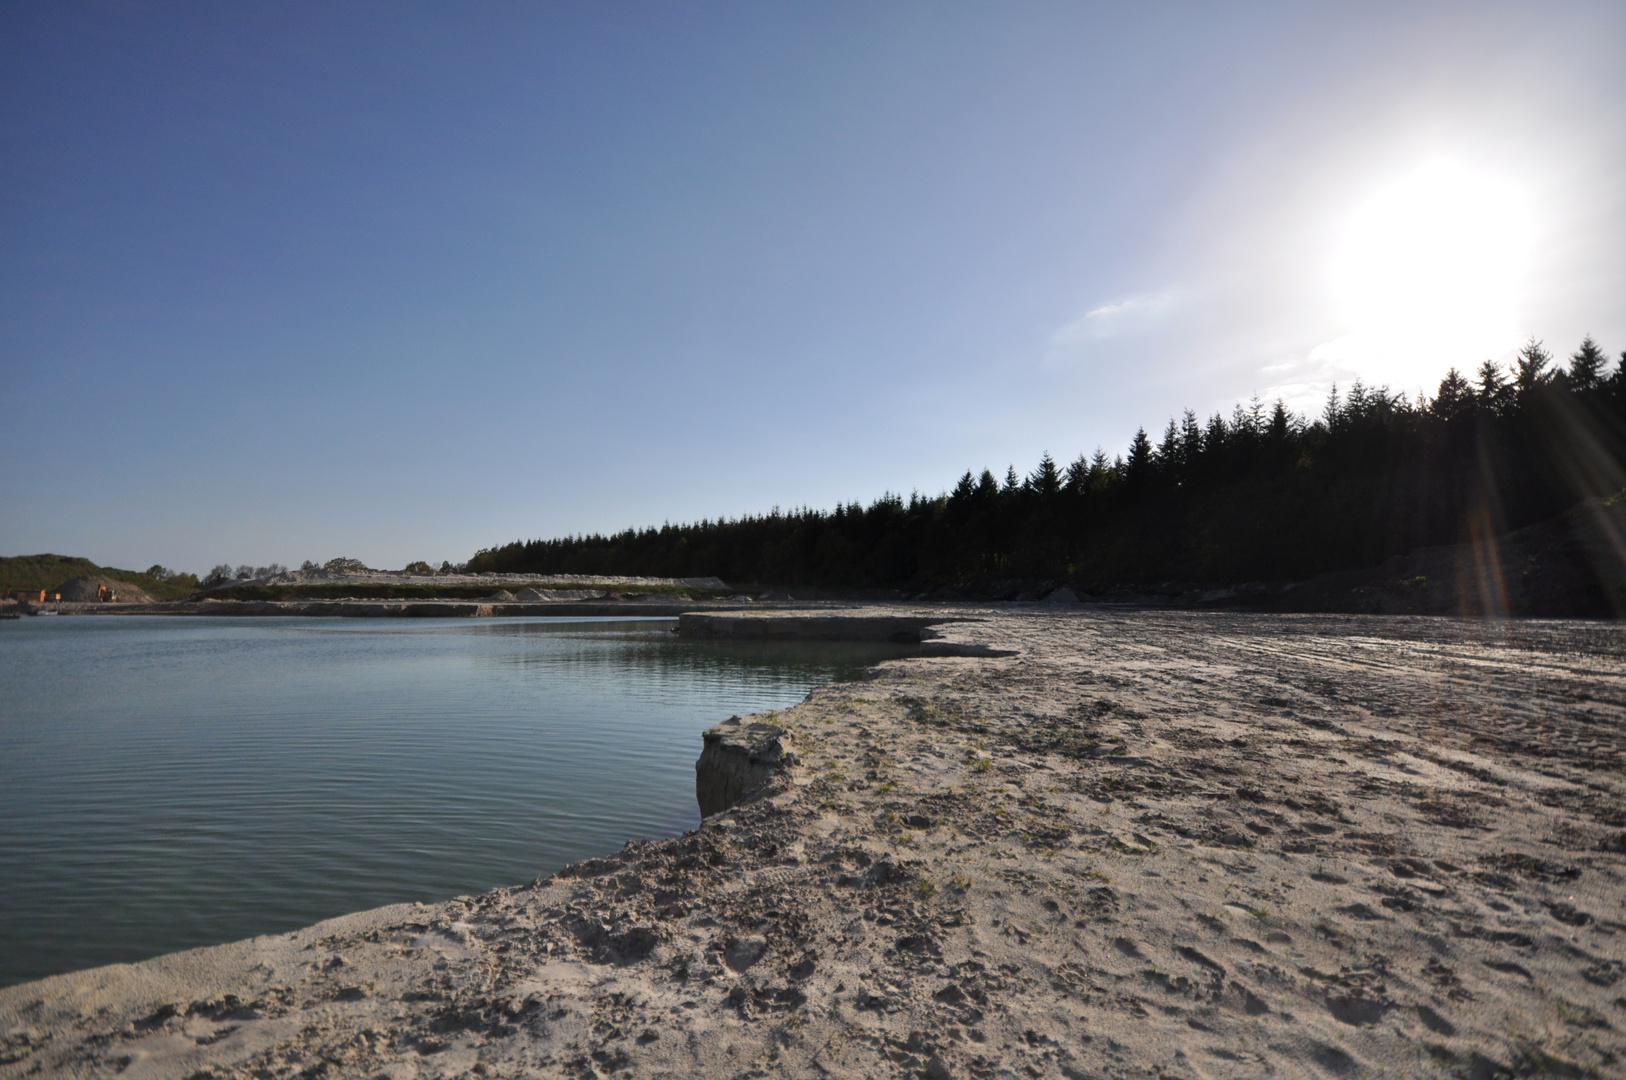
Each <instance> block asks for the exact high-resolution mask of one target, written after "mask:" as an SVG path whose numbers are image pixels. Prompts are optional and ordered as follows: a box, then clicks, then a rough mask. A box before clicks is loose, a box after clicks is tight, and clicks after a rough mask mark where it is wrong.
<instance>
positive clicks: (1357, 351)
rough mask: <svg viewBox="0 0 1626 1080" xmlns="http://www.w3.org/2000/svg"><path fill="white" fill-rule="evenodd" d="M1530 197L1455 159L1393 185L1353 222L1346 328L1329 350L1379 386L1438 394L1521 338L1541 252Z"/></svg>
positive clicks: (1336, 272) (1342, 282) (1340, 275)
mask: <svg viewBox="0 0 1626 1080" xmlns="http://www.w3.org/2000/svg"><path fill="white" fill-rule="evenodd" d="M1531 232H1532V230H1531V221H1530V213H1529V208H1528V206H1527V203H1526V199H1525V196H1524V193H1523V192H1522V191H1521V190H1520V189H1519V188H1518V187H1517V186H1515V185H1514V184H1512V183H1510V182H1508V181H1506V180H1504V179H1502V178H1500V177H1496V176H1493V175H1490V174H1486V173H1481V172H1475V171H1474V170H1472V169H1469V168H1466V167H1464V166H1462V165H1460V164H1458V163H1455V162H1451V161H1447V160H1435V161H1430V162H1428V163H1427V164H1425V165H1423V166H1422V167H1421V168H1419V169H1417V170H1415V171H1413V172H1411V173H1408V174H1406V175H1403V176H1401V177H1399V178H1397V179H1395V180H1393V181H1392V182H1390V183H1388V184H1386V185H1384V186H1383V187H1381V188H1379V189H1378V190H1377V191H1375V192H1374V193H1373V194H1372V195H1371V196H1369V197H1368V198H1367V199H1366V200H1365V201H1363V202H1362V203H1360V204H1359V205H1358V206H1357V207H1356V208H1355V209H1354V210H1353V212H1351V213H1350V214H1349V216H1348V218H1347V219H1346V220H1345V222H1344V228H1343V231H1342V234H1341V236H1340V240H1339V244H1338V247H1337V249H1336V252H1335V254H1334V258H1333V263H1332V284H1333V289H1334V295H1335V296H1336V297H1337V299H1338V302H1339V306H1340V308H1341V314H1342V317H1343V320H1344V324H1345V327H1346V332H1347V336H1346V337H1344V338H1341V339H1340V340H1339V341H1338V342H1336V343H1332V344H1333V345H1335V346H1336V347H1335V348H1331V349H1328V350H1327V355H1329V356H1331V357H1333V358H1336V359H1339V360H1342V361H1344V362H1345V363H1347V364H1348V365H1349V366H1351V367H1353V368H1355V369H1356V370H1357V371H1359V372H1360V373H1361V375H1362V377H1363V378H1365V379H1366V380H1367V381H1368V382H1370V383H1374V384H1377V383H1387V384H1388V385H1389V386H1390V387H1391V388H1393V389H1395V390H1408V391H1413V392H1415V390H1416V389H1417V388H1418V387H1419V386H1424V387H1426V388H1427V389H1429V390H1430V391H1432V389H1433V383H1434V381H1436V380H1438V378H1439V377H1440V376H1441V375H1442V374H1444V372H1445V369H1446V368H1447V367H1450V366H1451V365H1456V366H1457V367H1458V368H1459V369H1468V370H1471V369H1472V368H1474V367H1477V366H1478V364H1479V362H1480V361H1482V360H1484V359H1486V358H1487V357H1490V356H1493V355H1498V354H1501V353H1504V352H1506V351H1507V349H1508V348H1510V347H1511V346H1512V345H1513V344H1515V343H1516V342H1517V336H1518V329H1517V311H1516V309H1517V305H1518V302H1519V298H1520V293H1521V292H1522V291H1523V287H1524V281H1525V275H1526V268H1527V265H1528V262H1529V256H1530V248H1531Z"/></svg>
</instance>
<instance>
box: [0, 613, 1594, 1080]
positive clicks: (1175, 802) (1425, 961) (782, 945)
mask: <svg viewBox="0 0 1626 1080" xmlns="http://www.w3.org/2000/svg"><path fill="white" fill-rule="evenodd" d="M978 614H980V615H981V617H982V618H983V620H984V621H980V622H965V623H958V624H955V625H954V626H953V627H951V628H949V630H948V631H947V637H948V638H949V639H951V640H958V641H962V642H968V643H977V644H986V645H991V646H995V647H998V648H1001V649H1014V650H1015V651H1016V655H1014V656H1004V657H984V658H967V657H944V658H934V659H911V660H904V661H894V662H889V663H887V664H884V665H882V666H881V667H880V668H878V669H877V671H876V673H875V675H874V677H873V678H872V679H870V680H868V681H865V682H861V683H850V684H841V685H834V686H827V687H823V688H821V689H819V690H817V691H815V692H814V693H812V694H811V695H809V698H808V700H807V701H806V702H805V703H804V704H802V705H799V706H797V707H796V708H794V709H790V710H787V711H784V712H780V713H777V714H773V715H769V716H764V717H757V718H754V719H755V720H757V721H760V722H763V723H771V724H775V725H778V726H780V727H782V728H783V729H784V731H785V734H784V736H783V740H784V744H785V747H786V749H787V753H786V754H785V755H784V759H785V761H786V763H787V764H786V767H785V768H784V769H783V770H782V771H781V772H779V773H778V774H776V776H775V778H774V779H773V780H772V781H771V782H770V783H769V785H768V786H767V787H766V788H765V789H762V790H761V791H759V792H758V793H757V795H756V797H754V798H751V799H749V801H747V802H745V803H743V804H741V805H738V806H735V807H734V808H732V809H730V810H728V811H726V812H724V813H721V814H717V815H714V816H713V817H711V818H708V819H707V820H706V822H705V823H704V824H703V825H702V827H701V828H700V829H698V830H696V831H695V832H692V833H690V834H687V835H685V836H683V837H679V838H675V839H672V840H663V841H641V842H635V843H630V844H629V845H628V846H627V847H626V848H625V849H623V850H622V851H621V852H619V853H616V854H615V855H613V856H610V857H608V858H603V859H596V860H589V861H588V862H586V863H582V864H578V865H576V866H574V867H571V868H568V869H567V870H566V871H564V872H561V873H560V874H558V875H556V876H555V877H553V878H551V879H546V880H541V881H537V882H534V883H532V884H531V885H528V886H524V887H519V888H514V889H499V890H495V891H493V892H490V893H487V894H485V895H482V896H477V897H464V898H459V899H457V900H455V901H452V902H448V903H441V904H433V905H426V906H423V905H420V906H414V905H402V906H396V907H392V908H383V909H379V910H378V911H374V912H364V913H361V914H358V915H354V916H348V917H346V918H344V919H339V920H333V921H331V922H328V923H324V924H320V925H318V926H316V927H312V928H309V929H306V930H302V931H299V932H297V933H295V934H290V935H281V936H277V937H270V938H260V939H255V940H253V941H250V942H239V943H235V944H232V945H227V946H221V947H219V948H217V949H204V950H196V951H194V952H192V953H183V954H177V955H176V956H172V957H164V958H159V959H158V960H155V961H149V962H147V963H145V964H139V965H130V966H121V967H112V968H103V969H97V970H95V971H90V972H81V973H77V974H74V975H69V976H62V977H58V978H55V979H48V980H44V981H42V982H38V983H33V984H28V985H25V986H19V987H13V988H10V989H7V990H5V991H0V1038H3V1039H4V1043H3V1049H0V1076H5V1077H10V1076H29V1075H65V1076H111V1075H123V1076H128V1077H141V1076H177V1077H182V1076H184V1077H191V1076H222V1077H224V1076H243V1077H249V1076H253V1077H284V1076H287V1077H293V1076H358V1077H363V1076H365V1077H376V1076H391V1077H398V1078H405V1077H412V1076H424V1077H431V1076H462V1075H468V1074H471V1073H472V1074H475V1075H483V1076H521V1075H558V1076H598V1075H616V1076H663V1075H666V1076H702V1075H703V1076H781V1075H782V1076H823V1075H828V1076H926V1077H931V1078H934V1080H936V1078H942V1077H949V1076H955V1077H958V1076H966V1077H996V1076H1000V1077H1004V1076H1009V1077H1022V1076H1061V1077H1069V1078H1073V1077H1107V1076H1122V1077H1154V1076H1155V1077H1165V1078H1170V1077H1193V1078H1195V1077H1225V1076H1236V1077H1241V1076H1261V1075H1275V1076H1295V1077H1296V1076H1315V1075H1325V1076H1333V1077H1343V1076H1379V1075H1393V1076H1442V1077H1496V1076H1514V1075H1518V1076H1587V1075H1619V1074H1620V1073H1621V1072H1622V1069H1623V1068H1626V1065H1623V1060H1622V1055H1623V1054H1626V1039H1623V1038H1622V1035H1621V1028H1622V1026H1623V1025H1626V981H1623V978H1622V977H1623V974H1626V907H1623V897H1626V888H1623V885H1626V777H1623V765H1626V725H1623V723H1622V721H1623V718H1626V631H1623V630H1622V629H1621V628H1619V627H1616V626H1613V625H1610V624H1600V623H1575V622H1569V623H1561V622H1553V623H1519V624H1490V623H1475V622H1468V621H1462V620H1450V619H1405V618H1372V617H1356V616H1261V615H1236V614H1222V613H1203V612H1138V613H1135V612H1124V613H1105V612H1100V611H1083V612H1076V611H1069V612H1054V611H1051V612H1038V611H1032V612H1021V611H1011V610H1009V609H1006V610H1004V611H996V610H989V611H985V612H980V613H978ZM697 750H698V748H697Z"/></svg>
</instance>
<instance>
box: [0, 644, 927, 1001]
mask: <svg viewBox="0 0 1626 1080" xmlns="http://www.w3.org/2000/svg"><path fill="white" fill-rule="evenodd" d="M672 625H674V623H673V621H672V620H634V621H627V620H613V621H612V620H585V621H584V620H574V621H570V620H555V619H513V620H488V619H482V620H468V619H446V620H440V619H434V620H428V619H425V620H417V619H410V620H404V619H377V620H372V619H368V620H359V619H358V620H351V619H342V620H340V619H282V618H275V619H244V620H236V619H224V618H169V617H150V618H141V617H107V616H94V617H80V618H72V617H58V618H35V619H24V620H21V621H20V622H0V985H9V984H12V983H17V982H23V981H26V980H29V979H36V978H40V977H42V976H45V975H50V974H54V973H56V972H62V971H72V970H75V969H78V968H84V967H92V966H95V965H98V964H107V963H114V962H119V961H130V960H140V959H143V958H145V957H149V956H154V955H157V954H159V953H165V952H171V951H174V950H176V949H186V948H192V947H194V946H198V945H209V944H214V943H217V942H222V941H231V940H234V939H237V938H241V937H247V936H250V935H254V934H264V933H273V932H280V931H283V930H289V929H293V928H295V927H299V926H304V925H306V924H309V923H311V922H314V921H316V920H318V919H323V918H327V917H329V916H333V915H338V914H342V913H344V912H347V911H355V910H358V909H362V908H368V907H376V906H378V905H380V904H388V903H396V902H399V901H403V900H434V899H444V898H447V897H450V896H454V895H457V894H459V893H466V892H475V891H480V890H484V889H488V888H491V887H493V886H497V885H509V884H517V883H520V882H523V881H526V880H529V879H530V878H532V877H535V876H537V875H539V874H547V873H552V872H553V871H554V870H557V869H558V868H559V867H561V866H563V865H565V864H566V863H568V862H571V861H574V860H576V859H581V858H585V857H587V856H589V855H595V854H605V853H608V852H610V851H613V850H615V849H617V848H619V847H620V846H621V845H622V843H624V842H625V841H626V840H627V839H629V838H633V837H651V836H669V835H674V834H676V833H679V832H682V831H683V830H685V829H688V828H692V827H694V825H696V824H697V823H698V820H699V811H698V810H697V809H696V807H695V801H694V760H695V758H696V757H698V756H699V753H700V747H701V742H700V733H701V732H702V731H704V730H705V729H706V728H707V727H709V726H710V725H712V724H714V723H716V722H717V721H718V720H721V719H723V718H725V717H727V716H729V715H730V714H731V713H740V712H754V711H760V710H763V709H770V708H781V707H784V706H787V705H791V704H794V703H795V702H797V701H799V700H801V698H802V697H803V696H804V695H805V694H806V693H807V691H808V690H809V689H810V688H812V687H813V686H815V685H817V684H820V683H823V682H827V681H830V680H832V679H839V678H844V677H850V676H852V675H855V674H856V673H857V672H858V671H859V670H861V669H862V668H863V667H864V666H867V665H868V664H871V663H874V662H875V661H876V660H879V659H882V658H885V657H887V656H898V655H904V654H905V652H906V651H907V650H906V649H904V648H902V647H896V646H852V645H817V644H796V645H773V644H766V643H695V642H689V641H683V640H679V639H678V638H677V637H676V635H674V634H672V633H671V632H670V628H671V627H672Z"/></svg>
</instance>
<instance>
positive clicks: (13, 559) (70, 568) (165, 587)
mask: <svg viewBox="0 0 1626 1080" xmlns="http://www.w3.org/2000/svg"><path fill="white" fill-rule="evenodd" d="M82 577H106V578H112V579H113V580H115V581H123V582H127V583H128V584H131V585H134V586H136V587H137V588H140V589H141V590H143V591H144V592H146V593H148V594H149V595H151V596H153V597H154V598H156V599H158V600H184V599H185V598H186V597H188V596H192V595H193V594H195V593H196V592H197V591H198V579H197V578H196V577H195V576H193V575H191V574H178V575H175V576H173V577H169V578H167V579H162V580H161V579H159V578H157V577H153V576H152V575H150V574H145V573H141V572H140V571H136V570H120V569H118V568H117V567H112V566H97V565H96V564H95V563H93V562H91V561H90V560H89V559H84V558H80V557H78V556H76V555H9V556H0V594H4V595H10V594H11V593H13V592H15V591H16V590H18V589H46V590H50V591H54V590H56V589H58V588H59V587H61V586H62V585H65V584H67V583H68V582H70V581H72V580H73V579H75V578H82Z"/></svg>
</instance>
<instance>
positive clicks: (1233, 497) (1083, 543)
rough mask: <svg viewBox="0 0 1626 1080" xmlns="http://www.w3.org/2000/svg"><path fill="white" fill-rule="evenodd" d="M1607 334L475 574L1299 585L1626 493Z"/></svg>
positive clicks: (487, 554)
mask: <svg viewBox="0 0 1626 1080" xmlns="http://www.w3.org/2000/svg"><path fill="white" fill-rule="evenodd" d="M1610 367H1611V365H1610V364H1609V361H1608V357H1607V356H1606V355H1605V354H1604V352H1603V350H1601V349H1600V348H1599V347H1598V346H1597V344H1596V343H1595V342H1594V341H1593V340H1592V339H1591V338H1590V337H1588V338H1587V339H1586V340H1585V341H1583V342H1582V343H1581V346H1580V348H1579V349H1577V350H1576V352H1575V353H1574V354H1573V355H1572V356H1571V357H1570V359H1569V363H1568V365H1567V367H1561V366H1558V365H1555V364H1554V361H1553V358H1552V356H1551V355H1550V354H1549V353H1548V352H1547V351H1546V350H1545V349H1544V348H1543V347H1542V345H1541V343H1539V342H1537V341H1535V340H1534V339H1532V340H1531V341H1530V342H1529V343H1528V344H1527V345H1526V346H1525V347H1524V348H1523V349H1522V350H1521V351H1520V352H1519V355H1518V358H1517V360H1516V362H1515V363H1513V364H1512V365H1511V366H1510V367H1508V368H1505V369H1504V368H1502V367H1500V366H1499V365H1497V364H1494V363H1492V362H1490V361H1486V362H1485V363H1484V364H1483V365H1481V367H1480V368H1479V370H1478V372H1477V373H1475V376H1474V377H1473V378H1472V379H1471V380H1470V379H1469V378H1466V377H1464V376H1463V375H1462V374H1460V373H1458V372H1457V371H1456V370H1455V369H1453V370H1452V371H1450V372H1449V373H1448V374H1447V375H1446V376H1445V378H1444V379H1443V380H1442V381H1441V382H1440V385H1439V389H1438V392H1437V393H1436V394H1435V395H1434V396H1433V397H1432V398H1428V397H1426V396H1425V397H1423V398H1422V399H1421V400H1418V401H1416V402H1411V401H1408V400H1407V398H1406V396H1405V395H1404V394H1399V393H1392V392H1390V391H1389V389H1388V388H1387V387H1381V388H1377V389H1373V388H1369V387H1366V386H1364V385H1362V384H1361V383H1359V382H1357V383H1355V384H1354V385H1353V386H1351V387H1350V388H1349V390H1348V391H1347V393H1344V394H1342V395H1340V394H1339V392H1338V390H1337V388H1334V389H1333V391H1332V394H1331V395H1330V397H1329V398H1328V400H1327V403H1326V406H1325V408H1324V409H1323V410H1322V413H1321V415H1320V416H1317V417H1313V418H1312V417H1304V416H1299V415H1296V414H1294V413H1293V412H1292V411H1290V410H1289V409H1287V408H1286V407H1285V406H1284V405H1283V404H1282V403H1281V402H1280V401H1279V400H1278V401H1277V402H1276V403H1275V404H1274V406H1269V407H1267V406H1265V405H1263V404H1262V403H1261V402H1260V401H1259V400H1258V399H1257V398H1255V399H1254V400H1253V401H1252V402H1251V403H1249V404H1247V405H1238V406H1237V407H1236V408H1235V409H1234V410H1233V411H1232V413H1231V415H1230V417H1229V418H1227V417H1224V416H1221V415H1219V414H1218V413H1216V414H1215V415H1213V416H1212V417H1210V418H1209V419H1208V420H1207V421H1206V422H1203V421H1200V420H1199V419H1198V418H1197V416H1196V415H1195V414H1194V413H1193V412H1191V411H1190V410H1187V411H1186V412H1185V414H1184V415H1183V416H1182V417H1181V419H1180V420H1178V421H1175V420H1172V419H1171V420H1170V421H1169V425H1168V427H1167V428H1166V429H1165V430H1164V432H1163V435H1162V438H1161V439H1159V440H1158V441H1156V442H1154V441H1153V440H1152V438H1151V437H1149V436H1148V435H1147V433H1146V431H1145V430H1144V429H1142V430H1140V431H1137V432H1136V434H1135V437H1134V439H1133V441H1132V442H1131V443H1130V445H1129V448H1128V450H1127V452H1126V453H1124V454H1122V455H1120V456H1118V457H1115V458H1114V459H1112V460H1110V461H1109V460H1108V459H1107V457H1106V455H1105V454H1104V453H1103V452H1102V451H1100V450H1097V451H1096V452H1095V454H1094V455H1093V456H1091V457H1084V456H1080V457H1079V458H1078V459H1077V460H1075V461H1073V462H1072V463H1071V464H1069V465H1067V466H1065V467H1062V466H1059V465H1058V464H1057V463H1056V462H1055V461H1054V460H1052V458H1051V457H1050V456H1049V455H1048V454H1046V455H1045V456H1044V457H1043V458H1042V459H1041V460H1040V461H1039V464H1038V465H1037V467H1036V468H1034V470H1033V471H1032V472H1030V473H1028V474H1027V475H1026V476H1019V475H1018V474H1017V472H1016V470H1015V468H1014V467H1012V468H1010V469H1008V470H1007V471H1006V473H1005V476H1004V477H1003V479H1001V478H998V477H996V476H995V475H994V474H993V473H992V472H990V471H988V470H986V469H985V470H983V471H982V472H981V474H980V475H975V474H973V473H971V472H967V473H966V474H965V475H964V476H962V477H960V480H959V482H958V483H957V484H955V486H954V488H953V490H951V491H949V492H947V493H946V494H942V495H938V496H935V497H927V496H922V495H920V494H918V493H917V494H914V495H911V496H910V497H909V498H908V499H907V500H905V499H904V498H903V497H901V496H898V495H892V494H888V495H883V496H882V497H881V498H879V499H877V500H875V501H874V502H873V503H871V504H870V505H869V506H867V507H866V506H863V505H860V504H859V503H856V502H855V503H851V504H848V505H844V506H843V505H838V506H836V507H835V508H834V509H833V510H814V509H805V508H804V509H801V510H794V511H790V512H780V511H779V510H777V509H776V510H775V511H773V512H771V513H768V514H763V515H755V516H748V517H743V518H736V519H727V520H716V521H710V520H702V521H699V522H696V523H692V524H683V525H663V526H661V527H660V528H643V529H628V530H626V531H625V532H621V533H616V534H614V535H611V536H601V535H591V536H574V537H563V538H559V539H553V540H530V541H515V542H514V543H510V544H505V545H503V546H501V547H496V548H490V549H484V550H481V551H480V552H478V553H477V554H476V555H475V556H474V557H473V558H472V559H470V560H469V564H468V569H469V570H470V571H476V572H479V571H499V572H535V573H578V574H628V575H651V576H661V577H685V576H706V575H716V576H718V577H721V578H722V579H724V580H725V581H728V582H731V583H739V584H743V583H753V584H773V585H802V586H809V585H811V586H817V587H823V588H833V589H843V588H846V589H862V588H877V587H902V588H911V589H927V588H931V587H933V586H937V585H942V584H950V583H971V582H978V581H984V582H987V581H994V580H1011V579H1048V580H1051V581H1066V582H1071V583H1074V584H1075V585H1078V586H1083V587H1089V586H1092V585H1101V584H1113V583H1124V584H1131V583H1153V582H1165V581H1182V582H1198V583H1204V584H1212V585H1225V584H1237V583H1241V582H1246V581H1283V580H1299V579H1303V578H1307V577H1310V576H1313V575H1314V574H1317V573H1320V572H1323V571H1329V570H1350V569H1359V568H1363V567H1367V566H1372V565H1375V564H1377V563H1379V562H1381V561H1383V560H1384V559H1386V558H1388V557H1389V556H1392V555H1398V554H1404V553H1406V552H1409V551H1411V550H1413V549H1415V548H1418V547H1424V546H1429V545H1436V544H1454V543H1459V542H1463V541H1467V540H1470V539H1473V538H1474V537H1476V536H1486V535H1494V534H1496V533H1500V532H1503V531H1506V530H1509V529H1514V528H1518V527H1520V526H1523V525H1527V524H1531V523H1533V522H1536V521H1539V520H1542V519H1544V518H1547V517H1551V516H1552V515H1554V514H1557V513H1560V512H1562V511H1563V510H1565V509H1567V508H1568V507H1570V506H1572V505H1574V504H1575V503H1576V502H1579V501H1580V500H1583V499H1586V498H1588V497H1593V496H1606V495H1611V494H1613V493H1615V492H1618V491H1620V490H1621V489H1622V488H1623V487H1626V470H1623V468H1622V463H1623V461H1626V456H1623V450H1626V353H1622V354H1621V362H1620V363H1619V364H1618V365H1615V366H1614V367H1613V370H1612V371H1611V370H1609V369H1610Z"/></svg>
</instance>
